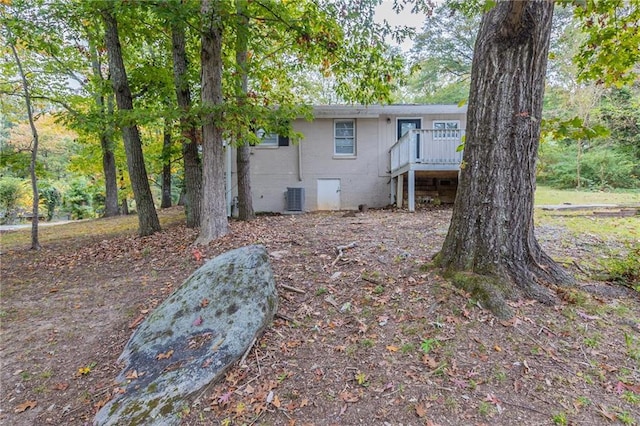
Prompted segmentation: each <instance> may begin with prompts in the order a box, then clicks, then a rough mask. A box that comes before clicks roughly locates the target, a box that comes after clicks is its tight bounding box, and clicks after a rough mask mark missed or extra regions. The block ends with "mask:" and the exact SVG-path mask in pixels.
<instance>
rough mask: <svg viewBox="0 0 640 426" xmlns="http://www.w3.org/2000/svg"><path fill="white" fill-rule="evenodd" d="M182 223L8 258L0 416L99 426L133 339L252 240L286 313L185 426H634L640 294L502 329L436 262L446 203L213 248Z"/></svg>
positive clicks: (301, 221)
mask: <svg viewBox="0 0 640 426" xmlns="http://www.w3.org/2000/svg"><path fill="white" fill-rule="evenodd" d="M182 214H183V213H182V210H181V209H179V208H173V209H168V210H163V211H161V215H167V216H169V219H170V220H169V224H168V225H167V224H165V226H164V231H163V232H162V233H159V234H157V235H153V236H150V237H143V238H140V237H137V236H136V235H134V234H120V235H105V236H101V237H91V238H82V237H77V238H75V239H68V240H65V241H60V242H59V243H51V244H49V245H48V246H46V247H45V248H44V249H43V250H42V251H41V252H39V253H31V252H25V251H23V250H5V248H3V254H2V265H1V266H0V267H1V272H2V276H3V286H2V288H1V291H2V299H1V300H2V314H3V322H2V342H3V345H2V347H0V354H1V356H2V360H3V369H2V371H1V372H0V375H1V376H0V379H1V381H2V383H3V392H2V395H1V396H0V410H1V411H0V422H1V423H7V424H16V425H20V424H25V425H26V424H59V425H62V424H65V425H66V424H77V425H82V424H85V423H87V422H91V419H92V418H93V415H94V414H95V412H96V410H97V409H99V408H100V407H101V406H103V405H104V404H105V403H106V402H107V401H108V400H109V398H110V397H111V395H112V394H113V393H117V392H122V388H120V387H119V386H118V384H117V383H115V382H114V379H115V377H116V376H117V374H118V372H119V371H120V368H121V366H120V365H118V364H117V358H118V356H119V354H120V352H121V351H122V348H123V347H124V344H125V343H126V341H127V339H128V337H129V335H130V333H131V332H132V330H133V329H134V328H135V327H137V326H138V325H139V324H140V323H141V322H142V321H143V320H144V318H145V317H146V316H147V315H148V314H149V313H150V312H151V311H152V310H153V309H154V308H155V307H156V306H157V305H158V304H159V303H161V302H162V300H164V299H165V298H166V297H167V296H168V295H169V294H170V293H171V292H172V291H173V290H175V288H176V287H177V286H178V285H179V284H180V283H182V282H183V281H184V279H185V278H186V277H187V276H188V275H189V274H190V273H191V272H193V271H194V270H195V269H197V268H198V267H199V266H200V265H201V264H202V263H203V262H204V261H206V259H210V258H212V257H214V256H216V255H218V254H220V253H222V252H224V251H227V250H229V249H232V248H235V247H239V246H242V245H246V244H254V243H259V244H264V245H265V246H266V247H267V249H268V250H269V252H270V253H271V254H272V256H271V260H272V265H273V268H274V272H275V275H276V279H277V282H278V284H279V285H280V292H279V293H280V296H281V302H280V310H279V313H278V317H277V318H276V319H275V321H274V323H273V325H272V327H270V328H269V329H268V330H267V331H266V333H265V334H264V335H263V336H261V337H260V338H259V339H258V341H257V342H256V343H255V345H253V347H252V348H251V349H250V350H249V351H248V353H247V354H246V357H245V358H244V359H243V362H242V363H241V365H236V366H234V367H232V368H231V369H230V370H229V371H228V372H227V374H226V376H225V380H223V381H221V382H220V383H217V384H214V385H212V386H210V387H209V388H208V389H206V390H205V391H204V392H203V394H202V395H199V396H198V398H196V402H198V403H194V404H192V405H191V406H189V405H188V404H189V401H187V402H185V404H186V405H185V407H186V408H188V409H183V410H182V411H181V413H182V423H183V424H185V425H208V424H228V425H231V424H269V425H271V424H274V425H276V424H292V425H329V424H336V425H344V424H360V423H364V424H400V423H402V424H406V425H410V424H429V425H435V424H438V425H447V424H470V425H472V424H477V425H481V424H492V425H511V424H522V425H538V424H552V423H553V422H554V418H556V419H561V418H566V419H567V422H568V423H570V424H602V423H603V422H623V423H624V422H628V421H629V419H632V420H634V419H635V421H636V423H637V421H638V420H637V419H638V418H639V417H640V416H639V414H638V413H639V412H640V408H639V402H638V401H639V400H640V396H639V393H640V392H639V391H640V371H639V370H640V367H639V363H640V334H639V331H638V329H637V328H636V326H637V324H638V323H640V301H639V300H638V297H637V294H634V293H633V292H631V291H628V292H622V293H620V292H618V291H616V292H610V293H609V292H597V293H594V294H592V293H588V292H586V291H582V290H580V289H577V290H573V289H571V290H568V291H567V293H566V296H563V297H562V300H563V301H562V303H561V304H560V305H558V306H555V307H548V306H544V305H541V304H538V303H536V302H534V301H530V300H519V301H514V302H512V303H511V306H512V307H513V309H514V311H515V312H516V316H514V318H512V319H511V320H509V321H498V320H496V319H495V318H494V317H493V316H492V315H490V314H489V313H488V312H486V311H484V310H483V309H482V308H481V307H480V306H479V304H478V303H477V302H476V301H475V300H473V298H471V297H470V295H468V294H466V293H465V292H464V291H461V290H459V289H457V288H454V287H452V286H451V285H450V284H448V283H447V282H446V281H445V280H443V279H442V278H441V277H440V276H439V275H438V273H437V271H433V270H429V269H428V268H425V267H424V265H425V264H428V263H429V262H430V260H431V258H432V256H433V255H435V254H436V253H437V251H438V249H439V248H440V246H441V244H442V241H443V239H444V236H445V235H446V231H447V226H448V221H449V220H450V217H451V211H450V209H449V208H435V209H426V210H421V211H418V212H416V213H412V214H409V213H406V212H403V211H391V210H369V211H368V212H366V213H356V215H355V217H353V216H350V217H344V216H343V214H341V213H315V214H305V215H300V216H278V215H274V216H261V217H259V218H258V219H257V220H255V221H253V222H251V223H242V222H235V221H234V222H232V223H231V229H232V232H231V234H230V235H228V236H225V237H223V238H221V239H219V240H217V241H215V242H214V243H212V244H210V245H209V246H206V247H201V246H199V247H195V246H193V241H194V240H195V238H196V233H195V232H194V231H193V230H190V229H187V228H185V227H184V225H183V224H182V219H181V218H182ZM165 223H166V222H165ZM536 231H537V232H538V234H539V236H541V242H542V244H543V247H544V248H545V249H546V250H547V251H548V252H549V253H550V254H551V255H552V256H554V257H556V258H559V259H563V260H566V259H570V261H569V262H567V264H568V265H569V267H572V266H571V265H572V262H574V263H577V264H580V263H581V262H594V263H595V262H597V259H598V256H600V255H601V252H598V251H597V249H596V248H592V249H591V250H589V251H585V250H584V246H585V244H587V243H588V242H589V236H585V237H584V238H585V241H582V239H581V238H582V236H581V235H575V234H572V233H570V232H569V231H567V230H566V229H564V228H563V227H562V226H559V225H557V224H555V225H554V226H553V227H550V228H548V229H546V228H545V226H544V224H543V225H542V226H537V227H536ZM606 244H607V242H606V241H604V242H603V245H606ZM611 244H617V242H615V241H613V242H611ZM603 250H604V248H603ZM588 256H591V257H590V258H586V257H588ZM571 272H573V273H574V274H577V275H580V274H581V271H580V270H579V269H578V268H576V269H572V270H571ZM581 279H583V280H584V279H585V277H584V276H581ZM587 280H588V278H587ZM588 286H589V288H591V287H598V286H600V287H602V286H608V284H603V283H598V282H592V281H588ZM585 288H586V286H585ZM51 289H55V290H56V291H54V292H52V291H51ZM608 294H610V295H609V296H606V295H608ZM621 294H622V296H621ZM199 303H200V304H201V305H202V306H206V304H207V303H208V301H207V300H202V301H199ZM193 325H194V327H197V326H199V325H200V321H199V319H198V318H195V319H194V324H193ZM206 338H207V336H203V337H202V339H206ZM193 344H194V345H197V344H200V341H195V340H194V342H193ZM170 356H171V354H168V353H164V354H158V357H159V359H163V358H170ZM90 365H92V366H93V367H92V368H91V370H90V373H91V374H88V373H87V374H81V375H78V371H79V368H86V367H83V366H90ZM79 366H81V367H79ZM614 366H615V367H614ZM13 371H21V373H19V374H16V375H13V374H12V373H11V372H13ZM27 372H29V373H28V374H27ZM141 374H144V373H142V372H136V371H131V372H129V373H128V378H129V379H130V380H135V378H136V376H139V375H141ZM634 395H635V397H634ZM200 401H202V402H204V403H199V402H200ZM18 408H19V409H20V410H18ZM22 408H24V409H22ZM554 416H557V417H554ZM627 424H633V423H627Z"/></svg>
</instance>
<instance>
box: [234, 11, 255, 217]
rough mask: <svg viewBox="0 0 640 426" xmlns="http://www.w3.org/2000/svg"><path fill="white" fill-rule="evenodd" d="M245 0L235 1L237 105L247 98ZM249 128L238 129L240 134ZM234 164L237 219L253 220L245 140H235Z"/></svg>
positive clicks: (247, 38)
mask: <svg viewBox="0 0 640 426" xmlns="http://www.w3.org/2000/svg"><path fill="white" fill-rule="evenodd" d="M246 5H247V4H246V1H245V0H239V1H238V3H237V13H238V27H237V33H236V67H237V72H238V83H237V87H236V99H237V102H238V106H239V107H240V108H242V106H243V105H244V104H245V103H246V98H247V80H248V77H247V45H248V43H249V34H248V32H249V31H248V25H249V19H248V18H247V16H246ZM248 130H249V129H238V134H240V135H242V134H243V133H244V132H246V131H248ZM237 146H238V148H237V150H236V164H237V169H238V219H240V220H245V221H249V220H253V219H255V218H256V215H255V212H254V211H253V199H252V198H251V147H250V146H249V144H248V143H246V141H242V140H239V141H237Z"/></svg>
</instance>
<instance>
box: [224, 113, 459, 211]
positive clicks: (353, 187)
mask: <svg viewBox="0 0 640 426" xmlns="http://www.w3.org/2000/svg"><path fill="white" fill-rule="evenodd" d="M313 115H314V119H313V121H306V120H303V119H298V120H296V121H295V122H294V123H293V128H294V130H295V131H297V132H300V133H302V134H303V135H304V138H303V139H302V140H301V141H300V142H299V143H297V144H291V143H289V141H288V139H286V138H282V137H278V136H277V135H264V136H263V142H262V143H261V144H260V145H257V146H255V147H252V148H251V150H252V156H251V185H252V193H253V206H254V209H255V210H256V211H258V212H259V211H263V212H296V211H298V212H300V211H315V210H355V209H357V208H358V206H359V205H360V204H366V205H368V206H369V207H374V208H375V207H384V206H388V205H390V204H396V205H398V206H403V205H405V204H404V203H405V201H406V207H408V209H409V210H410V211H413V210H414V209H415V206H416V203H419V202H426V201H430V200H436V199H438V200H440V201H441V202H453V198H454V196H455V190H456V187H457V182H458V172H459V169H460V163H461V160H462V152H461V151H460V150H459V149H458V147H459V146H460V145H461V143H462V136H463V134H464V126H465V124H466V107H459V106H457V105H372V106H367V107H365V106H352V105H323V106H315V107H314V109H313ZM230 157H231V156H230ZM229 159H230V160H232V158H229ZM232 162H233V163H235V162H234V161H233V160H232ZM232 169H233V170H231V171H230V174H231V176H230V177H231V179H230V182H231V185H229V186H228V191H229V194H231V197H228V198H229V199H233V197H234V196H236V195H237V191H236V190H235V183H234V182H235V170H234V169H235V166H234V167H233V168H232Z"/></svg>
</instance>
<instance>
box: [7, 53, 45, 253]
mask: <svg viewBox="0 0 640 426" xmlns="http://www.w3.org/2000/svg"><path fill="white" fill-rule="evenodd" d="M9 46H10V47H11V51H12V52H13V57H14V58H15V60H16V65H17V66H18V72H19V73H20V79H21V80H22V90H23V91H24V102H25V104H26V106H27V116H28V118H29V126H31V135H32V136H33V145H32V146H31V162H30V163H29V175H30V176H31V191H32V194H33V204H32V206H33V219H31V250H40V248H41V247H40V241H39V240H38V221H39V213H40V212H39V204H40V195H39V194H38V177H37V176H36V159H37V158H38V130H37V129H36V124H35V121H34V119H33V108H31V94H30V92H29V83H28V82H27V77H26V76H25V74H24V70H23V69H22V62H21V61H20V56H18V51H17V50H16V46H15V45H14V44H13V43H9Z"/></svg>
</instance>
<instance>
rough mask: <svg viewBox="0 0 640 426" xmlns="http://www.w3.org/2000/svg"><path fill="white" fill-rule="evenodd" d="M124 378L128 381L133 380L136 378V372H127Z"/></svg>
mask: <svg viewBox="0 0 640 426" xmlns="http://www.w3.org/2000/svg"><path fill="white" fill-rule="evenodd" d="M124 377H125V378H127V379H129V380H135V379H137V378H138V372H137V371H136V370H129V371H128V372H127V375H126V376H124Z"/></svg>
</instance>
